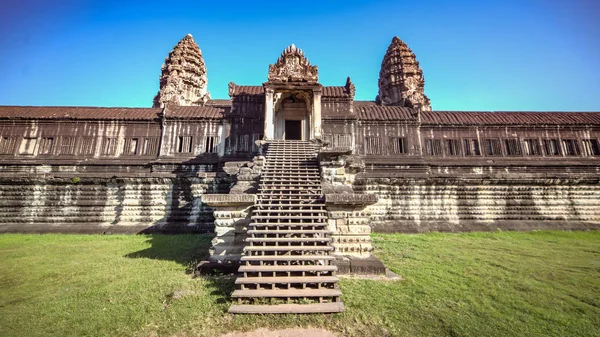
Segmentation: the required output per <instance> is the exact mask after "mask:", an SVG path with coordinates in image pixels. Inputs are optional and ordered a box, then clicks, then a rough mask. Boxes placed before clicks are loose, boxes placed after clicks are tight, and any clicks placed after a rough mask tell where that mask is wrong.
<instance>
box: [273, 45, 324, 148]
mask: <svg viewBox="0 0 600 337" xmlns="http://www.w3.org/2000/svg"><path fill="white" fill-rule="evenodd" d="M263 87H264V91H265V129H264V137H265V139H266V140H271V139H289V140H292V139H293V140H309V139H318V138H321V95H322V92H323V86H322V85H321V84H319V73H318V68H317V66H313V65H311V64H310V62H309V61H308V59H307V58H306V57H305V56H304V52H303V51H302V50H301V49H299V48H296V46H294V45H293V44H292V45H291V46H289V47H287V48H285V50H284V51H283V52H282V53H281V56H280V57H279V58H278V59H277V62H276V63H275V64H271V65H269V76H268V81H267V82H265V83H263Z"/></svg>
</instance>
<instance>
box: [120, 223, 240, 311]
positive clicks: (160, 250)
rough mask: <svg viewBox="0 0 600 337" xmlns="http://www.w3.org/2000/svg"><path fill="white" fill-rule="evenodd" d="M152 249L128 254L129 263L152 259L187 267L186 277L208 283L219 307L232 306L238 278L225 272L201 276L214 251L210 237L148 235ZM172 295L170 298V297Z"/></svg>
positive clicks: (199, 235)
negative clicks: (200, 279)
mask: <svg viewBox="0 0 600 337" xmlns="http://www.w3.org/2000/svg"><path fill="white" fill-rule="evenodd" d="M145 236H146V237H147V238H148V240H147V242H148V243H150V247H149V248H146V249H142V250H139V251H137V252H132V253H129V254H126V255H125V257H126V258H130V259H153V260H164V261H174V262H176V263H178V264H180V265H182V266H185V267H186V274H189V275H193V276H192V277H194V278H195V277H202V278H203V279H205V280H206V281H207V286H206V287H207V289H208V291H209V292H210V294H211V295H214V296H217V300H216V303H217V304H223V303H231V293H232V292H233V290H234V288H235V284H234V282H235V274H234V273H224V272H223V270H219V269H215V270H209V271H207V272H205V273H202V274H200V273H199V272H198V266H199V265H202V261H206V260H208V257H209V251H208V250H209V248H210V247H211V240H212V238H213V235H211V234H178V235H166V234H146V235H145ZM168 296H170V295H167V297H168Z"/></svg>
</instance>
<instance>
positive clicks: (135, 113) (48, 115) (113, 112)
mask: <svg viewBox="0 0 600 337" xmlns="http://www.w3.org/2000/svg"><path fill="white" fill-rule="evenodd" d="M227 109H228V108H225V107H221V106H219V107H215V106H182V107H181V106H176V107H169V108H167V109H166V114H167V117H170V118H209V119H213V118H216V119H220V118H223V116H224V114H225V112H226V110H227ZM162 111H163V109H162V108H104V107H72V106H62V107H59V106H56V107H54V106H44V107H42V106H0V119H49V120H51V119H79V120H154V119H157V118H159V116H160V114H161V113H162Z"/></svg>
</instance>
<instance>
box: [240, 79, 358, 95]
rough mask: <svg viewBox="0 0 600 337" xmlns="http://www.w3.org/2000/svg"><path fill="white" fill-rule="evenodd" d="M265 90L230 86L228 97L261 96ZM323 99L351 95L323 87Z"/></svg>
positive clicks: (343, 89)
mask: <svg viewBox="0 0 600 337" xmlns="http://www.w3.org/2000/svg"><path fill="white" fill-rule="evenodd" d="M264 93H265V90H264V88H263V86H262V85H237V84H235V83H232V84H231V85H230V90H229V95H230V96H238V95H262V94H264ZM323 97H336V98H350V97H351V93H350V91H349V89H348V88H347V87H346V86H343V85H341V86H323Z"/></svg>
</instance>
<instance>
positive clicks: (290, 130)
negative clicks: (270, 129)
mask: <svg viewBox="0 0 600 337" xmlns="http://www.w3.org/2000/svg"><path fill="white" fill-rule="evenodd" d="M301 122H302V121H293V120H286V121H285V139H287V140H302V123H301Z"/></svg>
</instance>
